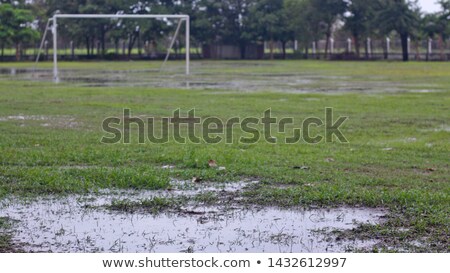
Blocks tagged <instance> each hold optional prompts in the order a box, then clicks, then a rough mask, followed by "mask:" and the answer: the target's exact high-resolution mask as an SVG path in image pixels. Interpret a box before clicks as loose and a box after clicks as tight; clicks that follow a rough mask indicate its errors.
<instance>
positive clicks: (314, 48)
mask: <svg viewBox="0 0 450 273" xmlns="http://www.w3.org/2000/svg"><path fill="white" fill-rule="evenodd" d="M316 53H317V45H316V42H315V41H314V42H313V43H312V54H313V56H314V58H315V57H316Z"/></svg>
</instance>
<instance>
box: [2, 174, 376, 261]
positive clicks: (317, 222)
mask: <svg viewBox="0 0 450 273" xmlns="http://www.w3.org/2000/svg"><path fill="white" fill-rule="evenodd" d="M256 183H257V182H256V181H254V182H239V183H225V184H214V183H205V184H198V183H193V182H186V181H184V182H183V181H181V182H180V181H174V182H173V189H172V190H170V191H110V190H108V191H100V192H98V193H96V194H89V195H70V196H66V197H56V196H48V197H40V198H36V199H27V200H23V199H22V200H21V199H15V198H12V199H7V200H4V201H3V202H2V203H1V206H2V209H1V212H0V217H9V218H11V219H13V220H16V223H15V232H14V236H13V239H14V242H15V243H16V244H17V245H19V246H20V247H21V248H22V249H24V250H25V251H29V252H83V253H85V252H127V253H130V252H131V253H134V252H138V253H140V252H170V253H173V252H208V253H211V252H212V253H215V252H342V251H349V250H352V249H355V248H366V247H370V246H371V245H373V244H374V242H375V241H372V240H370V241H339V242H336V240H335V239H334V238H333V237H332V236H331V235H330V233H329V232H330V231H332V230H335V229H338V230H348V229H352V228H354V227H356V226H357V225H358V224H359V223H372V224H375V223H377V222H379V221H380V217H382V216H383V215H384V214H385V212H384V211H383V210H380V209H367V208H346V207H344V208H333V209H303V208H290V209H281V208H276V207H272V206H270V204H267V205H268V206H264V207H262V206H255V205H245V204H241V203H240V202H239V200H240V197H239V192H241V191H242V190H244V189H245V187H248V186H252V185H254V184H256ZM199 195H202V196H205V195H208V196H213V197H215V198H216V199H214V202H208V203H205V202H200V201H199V199H198V198H195V197H196V196H199ZM179 197H184V198H187V197H194V198H193V199H192V200H196V201H187V202H184V203H182V204H180V205H178V206H176V207H171V208H168V209H162V210H160V211H151V210H150V211H149V210H148V207H147V209H146V208H145V207H142V208H140V207H139V204H143V203H144V202H145V200H152V198H179ZM210 198H212V197H210ZM143 200H144V201H143ZM118 202H122V203H129V204H135V205H136V209H135V210H133V211H130V210H122V209H120V207H117V206H116V207H115V206H114V204H117V203H118Z"/></svg>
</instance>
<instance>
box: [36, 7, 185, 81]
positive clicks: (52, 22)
mask: <svg viewBox="0 0 450 273" xmlns="http://www.w3.org/2000/svg"><path fill="white" fill-rule="evenodd" d="M63 18H64V19H65V18H68V19H163V20H166V19H175V20H178V26H177V29H176V31H175V34H174V35H173V38H172V39H171V42H170V46H169V48H168V50H167V54H166V57H165V59H164V63H163V65H164V64H165V63H166V62H167V61H168V59H169V57H170V52H171V50H172V48H173V45H174V43H175V40H176V38H177V36H178V33H179V31H180V28H181V25H182V23H183V22H184V23H185V24H186V35H185V36H186V50H185V54H186V75H189V74H190V54H189V52H190V18H189V15H174V14H55V15H54V16H53V17H52V18H50V19H49V20H48V22H47V26H46V28H45V33H44V35H43V38H42V42H41V45H40V48H39V51H38V56H37V58H36V62H38V61H39V57H40V53H41V51H42V47H43V45H44V41H45V39H46V36H47V32H48V30H51V31H52V34H53V80H54V81H55V82H58V81H59V71H58V19H63Z"/></svg>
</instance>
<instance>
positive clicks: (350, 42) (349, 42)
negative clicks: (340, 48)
mask: <svg viewBox="0 0 450 273" xmlns="http://www.w3.org/2000/svg"><path fill="white" fill-rule="evenodd" d="M351 52H352V39H350V38H348V39H347V53H349V54H350V53H351Z"/></svg>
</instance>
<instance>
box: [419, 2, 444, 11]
mask: <svg viewBox="0 0 450 273" xmlns="http://www.w3.org/2000/svg"><path fill="white" fill-rule="evenodd" d="M436 2H437V0H419V5H420V6H421V7H422V10H423V11H425V12H428V13H430V12H435V11H439V10H440V6H439V4H436Z"/></svg>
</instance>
